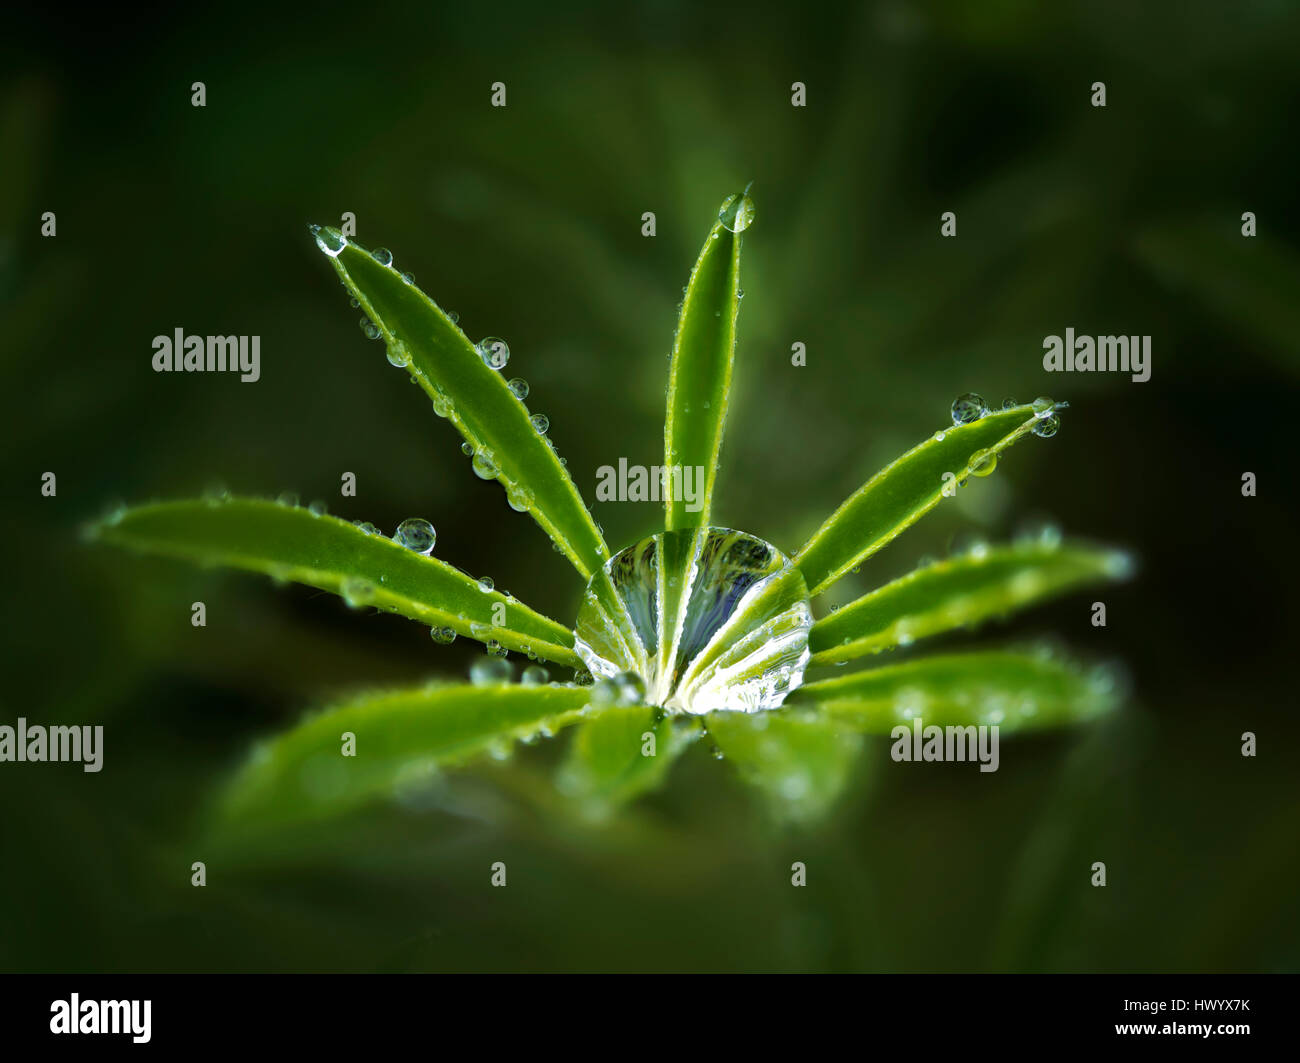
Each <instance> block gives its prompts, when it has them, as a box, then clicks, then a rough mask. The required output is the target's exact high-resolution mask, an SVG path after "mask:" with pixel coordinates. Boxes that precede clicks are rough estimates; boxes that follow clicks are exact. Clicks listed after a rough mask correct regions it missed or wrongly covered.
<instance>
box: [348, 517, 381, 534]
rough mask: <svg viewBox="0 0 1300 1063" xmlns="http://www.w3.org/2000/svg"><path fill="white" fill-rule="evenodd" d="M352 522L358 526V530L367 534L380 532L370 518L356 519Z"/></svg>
mask: <svg viewBox="0 0 1300 1063" xmlns="http://www.w3.org/2000/svg"><path fill="white" fill-rule="evenodd" d="M352 523H353V524H354V525H355V526H356V528H357V530H358V531H360V532H364V533H365V534H366V535H378V534H379V529H378V528H376V527H375V526H374V525H373V524H371V523H370V521H368V520H354V521H353V522H352Z"/></svg>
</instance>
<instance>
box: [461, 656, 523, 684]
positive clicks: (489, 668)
mask: <svg viewBox="0 0 1300 1063" xmlns="http://www.w3.org/2000/svg"><path fill="white" fill-rule="evenodd" d="M514 674H515V670H514V667H513V666H512V665H511V663H510V662H509V661H507V660H505V659H504V658H502V657H480V658H479V659H478V660H476V661H475V662H474V663H473V664H471V665H470V666H469V681H470V682H471V683H473V684H474V685H475V686H476V687H486V686H491V685H492V684H493V683H508V682H510V680H511V678H512V677H513V676H514Z"/></svg>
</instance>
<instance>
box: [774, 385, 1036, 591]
mask: <svg viewBox="0 0 1300 1063" xmlns="http://www.w3.org/2000/svg"><path fill="white" fill-rule="evenodd" d="M1037 419H1038V418H1037V416H1036V414H1035V412H1034V407H1033V406H1030V405H1025V406H1015V407H1012V408H1011V409H1009V410H998V411H997V412H995V413H989V414H986V415H985V416H984V417H981V418H980V419H979V420H978V421H973V422H972V423H970V424H965V425H960V426H957V427H952V428H946V429H944V430H942V431H940V432H936V433H935V434H934V435H933V436H932V437H931V438H929V439H927V440H926V441H925V442H924V443H921V444H920V445H919V446H915V447H913V448H912V449H911V450H909V451H908V452H907V453H906V454H904V455H903V456H902V457H901V458H899V459H898V460H897V461H895V462H893V463H892V464H890V465H887V466H885V468H883V469H882V470H881V471H880V472H878V473H876V475H875V476H873V477H872V478H871V479H870V480H868V481H867V482H866V484H864V485H863V486H862V487H861V488H859V489H858V491H857V492H856V493H854V494H853V495H851V496H849V498H848V499H847V500H846V501H845V502H844V504H843V505H841V506H840V508H839V509H837V510H836V511H835V512H834V513H833V514H831V516H830V518H829V519H828V520H827V521H826V523H825V524H823V525H822V526H821V528H820V529H818V531H817V532H816V534H814V535H813V537H812V538H811V539H809V540H808V542H807V543H805V544H804V546H803V548H802V549H801V550H800V551H799V553H798V554H797V555H796V556H795V559H794V560H795V564H796V565H798V566H799V568H800V570H801V571H802V572H803V574H804V579H805V580H807V582H808V591H809V594H811V595H816V594H820V593H821V592H822V591H824V590H825V589H826V588H827V587H829V586H830V585H831V584H833V583H834V582H835V581H836V580H838V579H839V578H840V577H841V576H842V575H844V573H846V572H847V571H848V570H849V569H851V568H853V566H854V565H857V564H859V563H861V562H862V561H863V560H864V559H866V558H868V557H870V556H871V555H872V554H874V553H875V552H876V551H877V550H879V549H880V548H881V547H882V546H884V545H885V544H886V543H888V542H889V541H890V540H891V539H893V538H894V537H895V536H896V535H898V534H899V533H900V532H901V531H903V530H904V529H905V528H907V527H909V526H911V525H912V524H914V523H915V522H916V521H917V520H918V519H920V517H922V516H923V515H924V514H926V513H928V512H929V511H930V510H931V509H933V508H934V507H935V506H936V505H938V504H939V502H940V500H941V499H943V497H944V495H943V489H944V487H945V485H947V484H952V483H955V484H963V483H965V481H966V479H967V477H968V476H969V475H970V459H971V457H972V455H975V454H978V453H980V452H982V451H988V452H989V453H990V454H991V455H992V456H993V457H997V456H998V455H999V454H1001V453H1002V451H1004V450H1006V448H1007V447H1009V446H1011V444H1013V443H1015V442H1016V441H1017V440H1019V439H1021V438H1022V437H1023V436H1025V435H1027V434H1028V433H1029V432H1030V431H1031V430H1032V428H1033V427H1034V424H1035V423H1036V421H1037ZM945 474H951V477H948V476H945Z"/></svg>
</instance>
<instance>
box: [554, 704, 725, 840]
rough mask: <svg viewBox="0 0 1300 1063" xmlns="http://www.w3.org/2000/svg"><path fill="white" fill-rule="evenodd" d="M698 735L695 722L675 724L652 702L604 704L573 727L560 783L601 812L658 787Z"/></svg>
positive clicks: (592, 811)
mask: <svg viewBox="0 0 1300 1063" xmlns="http://www.w3.org/2000/svg"><path fill="white" fill-rule="evenodd" d="M651 736H652V737H653V740H654V741H653V745H651V743H650V737H651ZM698 737H699V728H698V727H697V726H696V725H695V723H694V721H689V722H688V721H677V722H676V723H675V721H674V719H673V718H672V717H671V716H668V715H665V714H664V713H663V712H661V711H659V710H658V709H656V708H654V707H653V706H647V705H630V706H609V707H606V708H602V709H600V710H599V714H598V715H595V716H594V717H593V718H591V719H589V720H586V721H584V722H583V723H582V725H581V726H580V727H579V728H578V729H577V730H576V731H575V732H574V735H573V744H572V745H571V746H570V747H569V755H568V759H567V760H566V762H565V764H564V766H563V767H562V768H561V769H560V775H559V778H558V783H559V785H560V787H561V788H562V789H563V790H564V791H565V792H566V793H568V794H569V795H571V796H572V797H575V798H577V799H578V800H579V801H580V802H581V803H582V804H583V805H584V807H585V810H586V811H587V813H588V814H589V815H592V816H595V817H600V816H603V815H606V814H608V813H609V812H610V811H612V810H613V809H614V808H615V807H616V806H617V805H619V804H622V803H624V802H626V801H628V800H630V799H632V798H633V797H636V796H637V795H638V794H641V793H644V792H645V791H647V790H651V789H654V788H655V787H657V786H659V785H660V783H662V782H663V779H664V777H665V776H666V775H667V774H668V769H669V768H670V767H671V766H672V763H673V761H674V760H676V759H677V757H678V755H679V754H680V753H681V752H682V751H683V750H684V749H686V747H687V746H689V745H690V744H691V743H692V742H693V741H695V740H696V739H697V738H698ZM651 749H653V752H652V753H651V752H650V750H651Z"/></svg>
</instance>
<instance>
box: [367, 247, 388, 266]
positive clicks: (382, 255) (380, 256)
mask: <svg viewBox="0 0 1300 1063" xmlns="http://www.w3.org/2000/svg"><path fill="white" fill-rule="evenodd" d="M370 257H371V258H373V259H374V260H375V261H376V262H378V263H379V264H380V265H381V266H391V265H392V264H393V253H392V252H391V251H390V250H388V248H386V247H376V248H375V249H374V250H373V251H371V252H370Z"/></svg>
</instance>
